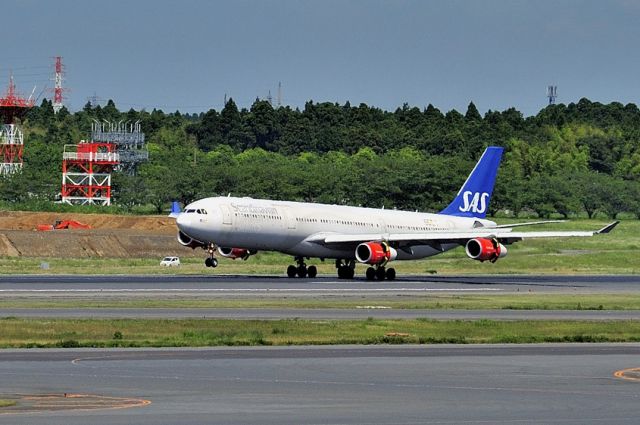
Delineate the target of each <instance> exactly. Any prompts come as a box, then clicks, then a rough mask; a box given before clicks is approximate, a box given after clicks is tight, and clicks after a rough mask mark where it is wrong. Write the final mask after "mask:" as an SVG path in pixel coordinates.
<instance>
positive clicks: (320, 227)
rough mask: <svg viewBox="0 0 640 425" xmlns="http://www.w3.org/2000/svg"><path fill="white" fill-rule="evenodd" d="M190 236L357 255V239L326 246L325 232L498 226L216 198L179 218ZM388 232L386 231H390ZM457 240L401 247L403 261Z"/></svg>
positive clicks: (377, 234) (309, 253)
mask: <svg viewBox="0 0 640 425" xmlns="http://www.w3.org/2000/svg"><path fill="white" fill-rule="evenodd" d="M177 225H178V228H179V229H180V231H181V232H182V233H184V234H185V235H187V236H189V237H191V238H193V239H195V240H197V241H200V242H203V243H205V244H208V243H214V244H216V245H217V246H221V247H229V248H244V249H249V250H261V251H279V252H283V253H285V254H290V255H293V256H300V257H318V258H336V259H345V260H352V259H354V258H355V245H354V244H353V243H344V244H332V245H326V244H323V243H320V240H321V239H322V237H323V236H327V235H331V234H340V235H344V234H348V235H363V237H364V239H367V238H368V237H369V235H370V239H368V240H372V241H380V240H385V239H386V238H387V237H388V235H389V234H424V233H429V232H446V231H453V230H469V229H473V228H474V226H478V225H482V226H494V225H495V223H494V222H492V221H489V220H484V219H477V218H465V217H456V216H449V215H441V214H431V213H418V212H409V211H396V210H385V209H374V208H361V207H349V206H342V205H326V204H313V203H302V202H285V201H272V200H265V199H252V198H232V197H216V198H205V199H201V200H198V201H195V202H193V203H191V204H189V205H187V206H186V207H185V210H184V212H182V213H180V215H179V216H178V218H177ZM385 235H386V236H385ZM457 246H459V244H457V243H451V242H450V243H446V244H437V243H430V244H427V245H416V244H413V245H411V246H406V247H403V246H399V247H398V249H397V251H398V256H397V259H398V260H412V259H418V258H424V257H428V256H432V255H436V254H440V253H442V252H444V251H447V250H449V249H452V248H455V247H457Z"/></svg>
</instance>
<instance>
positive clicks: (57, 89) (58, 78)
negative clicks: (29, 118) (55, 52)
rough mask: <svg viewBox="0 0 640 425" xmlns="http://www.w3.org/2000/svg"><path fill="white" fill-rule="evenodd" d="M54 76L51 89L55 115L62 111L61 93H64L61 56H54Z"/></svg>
mask: <svg viewBox="0 0 640 425" xmlns="http://www.w3.org/2000/svg"><path fill="white" fill-rule="evenodd" d="M55 69H56V74H55V78H54V88H53V112H55V113H56V114H57V113H58V111H59V110H60V109H62V106H63V105H62V101H63V100H64V98H63V96H62V93H63V92H64V91H65V89H64V88H62V75H63V74H64V67H63V65H62V56H56V65H55Z"/></svg>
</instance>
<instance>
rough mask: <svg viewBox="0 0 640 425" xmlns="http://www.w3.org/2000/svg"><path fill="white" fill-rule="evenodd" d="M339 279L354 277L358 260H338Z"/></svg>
mask: <svg viewBox="0 0 640 425" xmlns="http://www.w3.org/2000/svg"><path fill="white" fill-rule="evenodd" d="M336 269H338V279H353V276H354V275H355V274H356V262H355V261H353V260H349V261H347V260H336Z"/></svg>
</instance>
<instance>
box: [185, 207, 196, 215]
mask: <svg viewBox="0 0 640 425" xmlns="http://www.w3.org/2000/svg"><path fill="white" fill-rule="evenodd" d="M185 212H186V213H187V214H189V213H194V212H196V210H194V209H191V208H190V209H188V210H186V211H185Z"/></svg>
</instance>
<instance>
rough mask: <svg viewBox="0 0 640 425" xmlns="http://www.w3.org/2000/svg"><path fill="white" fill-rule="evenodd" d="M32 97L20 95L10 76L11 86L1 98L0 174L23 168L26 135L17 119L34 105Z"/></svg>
mask: <svg viewBox="0 0 640 425" xmlns="http://www.w3.org/2000/svg"><path fill="white" fill-rule="evenodd" d="M33 103H34V102H33V99H32V98H31V97H29V98H27V99H25V98H23V97H20V95H19V94H18V93H17V91H16V86H15V84H14V82H13V75H12V76H10V78H9V88H8V89H7V92H6V93H5V95H4V97H1V98H0V116H1V117H2V125H1V126H0V175H7V174H13V173H15V172H17V171H20V170H21V169H22V164H23V159H22V155H23V149H24V137H23V135H22V131H21V130H20V127H19V126H18V125H17V123H16V120H17V119H19V118H21V117H22V116H24V114H26V112H27V110H28V109H29V108H31V107H33Z"/></svg>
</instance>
